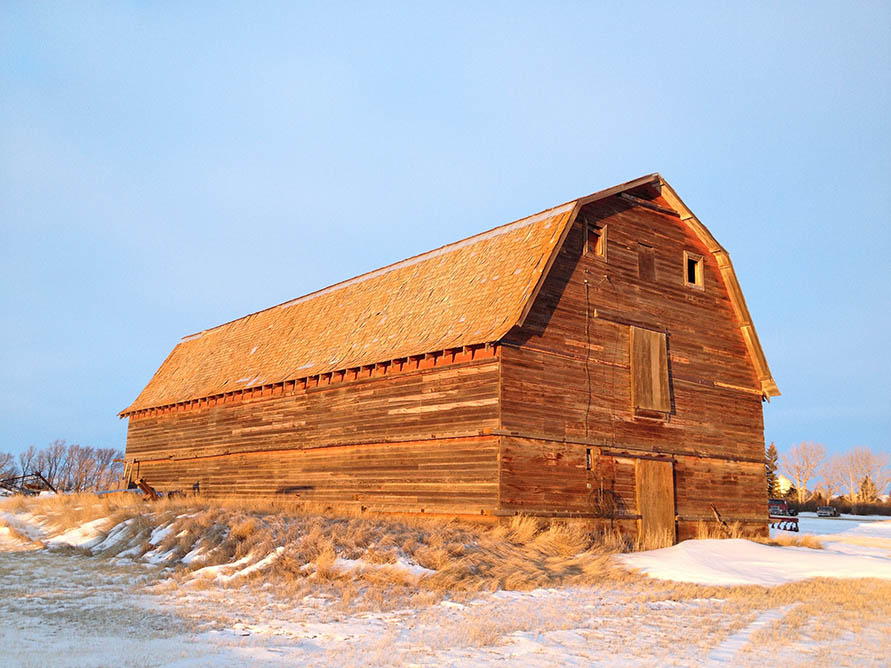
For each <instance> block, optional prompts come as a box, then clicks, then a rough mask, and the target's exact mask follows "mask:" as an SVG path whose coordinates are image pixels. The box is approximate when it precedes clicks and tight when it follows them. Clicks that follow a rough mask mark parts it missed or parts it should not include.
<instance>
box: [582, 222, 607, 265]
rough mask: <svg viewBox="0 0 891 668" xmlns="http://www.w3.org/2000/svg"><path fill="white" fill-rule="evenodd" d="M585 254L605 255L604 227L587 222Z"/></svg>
mask: <svg viewBox="0 0 891 668" xmlns="http://www.w3.org/2000/svg"><path fill="white" fill-rule="evenodd" d="M586 234H587V239H586V242H585V255H595V256H597V257H603V258H605V257H606V227H600V226H599V225H594V224H592V223H588V225H587V232H586Z"/></svg>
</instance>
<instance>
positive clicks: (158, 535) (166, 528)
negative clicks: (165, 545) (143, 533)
mask: <svg viewBox="0 0 891 668" xmlns="http://www.w3.org/2000/svg"><path fill="white" fill-rule="evenodd" d="M172 532H173V525H171V524H163V525H161V526H159V527H155V530H154V531H152V535H151V537H150V538H149V543H151V544H152V545H157V544H158V543H160V542H161V541H162V540H164V539H165V538H167V536H169V535H170V534H171V533H172Z"/></svg>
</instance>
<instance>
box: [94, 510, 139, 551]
mask: <svg viewBox="0 0 891 668" xmlns="http://www.w3.org/2000/svg"><path fill="white" fill-rule="evenodd" d="M134 521H135V520H132V519H129V520H125V521H123V522H121V523H120V524H118V525H116V526H114V527H112V529H111V531H109V532H108V533H107V534H106V535H105V538H104V539H103V540H102V541H101V542H99V543H97V544H96V545H93V546H92V547H91V548H90V549H91V551H92V552H93V554H96V553H98V552H102V551H104V550H108V549H109V548H112V547H114V546H115V545H117V544H118V543H120V542H121V541H122V540H124V537H125V536H126V530H127V527H129V526H130V525H131V524H133V522H134Z"/></svg>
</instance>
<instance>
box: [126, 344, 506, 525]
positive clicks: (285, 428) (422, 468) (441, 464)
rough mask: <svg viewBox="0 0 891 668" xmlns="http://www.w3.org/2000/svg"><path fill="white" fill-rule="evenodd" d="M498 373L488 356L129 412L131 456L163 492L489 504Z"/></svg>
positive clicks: (410, 504) (406, 504) (492, 501)
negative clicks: (283, 391) (286, 391)
mask: <svg viewBox="0 0 891 668" xmlns="http://www.w3.org/2000/svg"><path fill="white" fill-rule="evenodd" d="M498 378H499V365H498V360H497V359H495V358H490V359H488V360H485V361H481V362H471V363H464V364H456V365H453V366H445V367H438V368H430V369H422V370H418V371H412V372H409V373H404V374H398V375H393V376H384V377H379V378H367V379H363V380H356V381H351V382H346V383H342V384H339V385H331V386H319V387H314V388H311V389H307V390H298V391H296V392H294V393H293V394H291V395H285V396H268V397H261V398H256V399H245V400H243V401H241V402H237V403H224V404H220V405H215V406H206V407H202V408H192V409H189V410H183V411H175V412H171V413H166V414H161V415H153V416H145V417H139V418H131V419H130V424H129V429H128V436H127V457H128V459H131V460H135V461H136V462H138V469H136V471H137V472H138V475H141V476H145V477H146V479H147V480H149V481H150V482H151V484H153V485H155V486H157V487H158V488H159V489H162V490H170V489H177V490H179V489H182V490H189V489H191V487H192V485H193V484H194V483H195V482H198V483H199V487H200V490H201V492H202V493H208V494H219V493H227V494H228V493H236V494H251V495H271V494H289V495H296V496H297V497H299V498H300V499H302V500H312V501H320V502H325V503H327V502H332V503H333V502H341V503H358V504H360V505H366V506H370V505H374V504H376V505H377V506H378V507H383V506H386V505H392V508H391V509H406V508H412V509H414V510H415V511H420V510H421V509H426V510H431V509H434V508H435V509H436V512H457V509H463V510H461V512H471V513H477V512H479V510H480V509H483V508H487V509H489V510H492V509H494V508H495V506H496V505H497V479H498V463H497V444H496V441H497V439H495V438H492V437H489V438H480V437H479V436H480V434H482V433H483V432H486V431H492V430H493V429H494V428H495V427H497V425H498ZM474 437H475V438H474ZM468 438H469V439H470V440H468ZM397 507H398V508H397ZM428 507H429V508H428Z"/></svg>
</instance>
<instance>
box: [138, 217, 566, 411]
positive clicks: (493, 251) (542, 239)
mask: <svg viewBox="0 0 891 668" xmlns="http://www.w3.org/2000/svg"><path fill="white" fill-rule="evenodd" d="M574 211H575V202H570V203H568V204H564V205H562V206H559V207H556V208H554V209H550V210H548V211H544V212H542V213H540V214H537V215H535V216H531V217H529V218H524V219H522V220H518V221H516V222H513V223H510V224H508V225H504V226H501V227H497V228H495V229H493V230H490V231H488V232H485V233H483V234H479V235H476V236H474V237H470V238H468V239H465V240H463V241H459V242H457V243H454V244H449V245H448V246H443V247H442V248H439V249H437V250H434V251H430V252H429V253H424V254H423V255H418V256H416V257H413V258H409V259H407V260H403V261H402V262H398V263H396V264H393V265H390V266H387V267H384V268H382V269H378V270H376V271H372V272H370V273H367V274H363V275H361V276H357V277H355V278H351V279H349V280H347V281H343V282H342V283H337V284H335V285H332V286H330V287H328V288H325V289H323V290H319V291H318V292H313V293H311V294H308V295H305V296H303V297H299V298H297V299H294V300H292V301H289V302H285V303H284V304H281V305H279V306H274V307H272V308H268V309H266V310H264V311H259V312H258V313H253V314H251V315H248V316H245V317H243V318H240V319H238V320H233V321H232V322H229V323H226V324H224V325H220V326H219V327H214V328H213V329H208V330H205V331H203V332H200V333H198V334H193V335H191V336H186V337H184V338H183V339H182V340H181V341H180V342H179V344H178V345H177V346H176V347H175V348H174V349H173V351H172V352H171V353H170V355H169V356H168V357H167V359H166V360H165V361H164V363H163V364H162V365H161V368H160V369H158V371H157V373H155V375H154V377H152V379H151V381H149V384H148V385H147V386H146V387H145V389H144V390H143V391H142V393H140V395H139V396H138V397H137V398H136V401H134V402H133V403H132V404H131V405H130V406H129V407H128V408H126V409H125V410H124V411H123V412H122V415H126V414H128V413H132V412H134V411H137V410H141V409H144V408H151V407H156V406H163V405H169V404H175V403H178V402H182V401H187V400H190V399H197V398H201V397H207V396H213V395H216V394H220V393H224V392H230V391H234V390H241V389H246V388H250V387H256V386H260V385H267V384H274V383H279V382H282V381H286V380H293V379H295V378H305V377H307V376H313V375H316V374H320V373H326V372H330V371H336V370H340V369H347V368H353V367H357V366H361V365H365V364H374V363H376V362H381V361H384V360H390V359H397V358H402V357H408V356H410V355H422V354H424V353H427V352H431V351H436V350H444V349H448V348H462V347H463V346H471V345H475V344H480V343H488V342H492V341H497V340H498V339H500V338H501V337H502V336H504V334H506V333H507V331H508V330H509V329H510V328H511V327H512V326H513V325H514V324H516V322H517V320H518V319H519V317H520V315H521V313H522V311H523V309H524V307H525V305H526V303H527V301H528V300H529V297H530V296H531V295H532V293H533V291H534V290H535V288H536V286H537V284H538V282H539V279H540V278H541V277H542V276H543V274H544V272H545V268H546V267H547V266H548V264H549V260H550V258H551V256H552V254H553V252H554V249H555V248H556V246H557V244H558V241H560V240H561V238H562V234H563V232H564V231H565V230H566V229H568V225H567V223H568V222H569V221H570V218H571V217H572V214H573V213H574Z"/></svg>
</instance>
